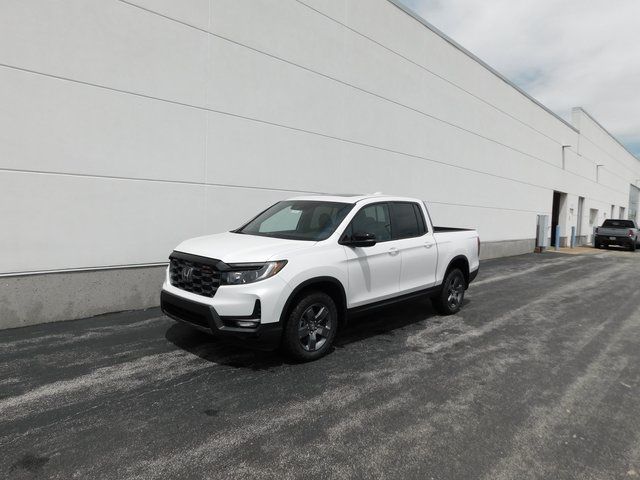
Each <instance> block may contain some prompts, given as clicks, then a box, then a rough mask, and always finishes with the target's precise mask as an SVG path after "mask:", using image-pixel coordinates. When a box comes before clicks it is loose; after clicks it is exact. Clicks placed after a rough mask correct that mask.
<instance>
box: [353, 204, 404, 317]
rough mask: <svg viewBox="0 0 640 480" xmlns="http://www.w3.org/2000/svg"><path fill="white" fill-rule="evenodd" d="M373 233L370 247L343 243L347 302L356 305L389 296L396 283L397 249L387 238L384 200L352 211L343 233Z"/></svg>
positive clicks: (399, 260) (397, 269)
mask: <svg viewBox="0 0 640 480" xmlns="http://www.w3.org/2000/svg"><path fill="white" fill-rule="evenodd" d="M355 233H373V234H374V235H375V236H376V241H377V243H376V244H375V245H374V246H373V247H350V246H344V249H345V252H346V256H347V268H348V272H349V287H348V288H349V294H348V296H347V297H348V298H349V305H348V307H349V308H351V307H357V306H360V305H365V304H368V303H374V302H377V301H380V300H385V299H387V298H390V297H393V296H395V295H397V294H398V289H399V283H400V266H401V259H400V251H399V249H398V247H397V246H396V245H395V244H396V242H394V241H393V240H391V220H390V215H389V206H388V204H387V203H385V202H383V203H374V204H371V205H366V206H364V207H362V208H361V209H360V211H359V212H358V213H356V215H355V217H353V220H352V221H351V223H350V224H349V226H348V227H347V230H346V231H345V235H348V236H351V235H353V234H355Z"/></svg>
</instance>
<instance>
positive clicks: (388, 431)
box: [0, 251, 640, 480]
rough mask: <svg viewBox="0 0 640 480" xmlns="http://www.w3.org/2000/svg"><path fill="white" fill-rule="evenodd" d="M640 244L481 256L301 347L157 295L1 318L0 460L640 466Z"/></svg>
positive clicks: (530, 475) (249, 472) (35, 470)
mask: <svg viewBox="0 0 640 480" xmlns="http://www.w3.org/2000/svg"><path fill="white" fill-rule="evenodd" d="M639 279H640V252H638V253H635V254H634V253H630V252H621V251H602V252H601V253H597V254H593V255H562V254H554V253H546V254H539V255H534V254H531V255H524V256H520V257H513V258H508V259H499V260H492V261H487V262H484V263H483V264H482V268H481V273H480V275H479V276H478V278H477V280H476V282H475V283H474V284H472V286H471V288H470V289H469V290H468V292H467V297H466V301H465V305H464V309H463V310H462V311H461V312H460V313H459V314H457V315H454V316H450V317H441V316H438V315H436V314H435V313H434V312H433V310H432V308H431V306H430V304H429V302H428V301H423V300H419V301H412V302H410V303H406V304H403V305H401V306H395V307H388V308H385V309H383V310H379V311H375V312H369V313H368V314H367V315H363V316H360V317H358V318H356V319H354V320H353V321H352V322H351V323H350V325H349V326H348V327H347V328H346V329H345V330H344V331H343V332H342V333H341V334H340V337H339V339H338V342H337V346H336V347H335V349H334V350H333V351H332V352H331V353H330V354H329V355H328V356H326V357H325V358H323V359H321V360H319V361H317V362H313V363H307V364H294V363H290V362H287V361H286V360H283V358H281V357H280V356H279V355H278V354H277V353H265V352H254V351H251V350H245V349H241V348H238V347H235V346H230V345H227V344H224V343H222V342H220V341H217V340H214V339H211V338H210V337H208V336H207V335H206V334H203V333H199V332H197V331H194V330H191V329H190V328H189V327H187V326H183V325H179V324H176V323H174V322H173V321H172V320H170V319H168V318H166V317H164V316H162V314H161V313H160V312H159V310H158V309H152V310H147V311H144V312H123V313H117V314H110V315H103V316H100V317H94V318H90V319H85V320H78V321H70V322H59V323H54V324H44V325H40V326H33V327H26V328H20V329H13V330H5V331H2V332H0V478H8V479H23V478H59V479H65V480H68V479H74V478H80V479H122V478H134V479H156V478H163V479H166V478H170V479H173V478H180V479H182V478H185V479H205V478H206V479H217V478H238V479H239V478H242V479H248V478H260V479H271V478H273V479H286V478H292V479H293V478H305V479H315V478H323V479H326V478H367V479H369V478H398V479H410V478H416V479H425V480H429V479H437V480H440V479H491V480H500V479H518V480H522V479H581V480H582V479H585V480H586V479H598V480H602V479H634V478H638V479H639V480H640V293H639V288H640V282H639V281H638V280H639Z"/></svg>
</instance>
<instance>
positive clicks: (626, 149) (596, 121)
mask: <svg viewBox="0 0 640 480" xmlns="http://www.w3.org/2000/svg"><path fill="white" fill-rule="evenodd" d="M571 111H572V112H582V113H584V114H585V115H586V116H587V117H589V119H591V121H592V122H593V123H595V124H596V125H597V126H598V127H600V128H601V129H602V131H603V132H604V133H606V134H607V135H609V137H611V138H612V139H613V140H615V142H616V143H617V144H618V145H620V146H621V147H622V148H623V149H624V151H625V152H627V153H628V154H629V155H631V156H632V157H633V158H634V159H636V160H638V161H640V158H639V157H637V156H636V155H635V154H634V153H633V152H632V151H631V150H629V149H628V148H627V147H625V146H624V145H623V143H622V142H621V141H620V140H618V139H617V138H616V137H615V135H613V134H612V133H611V132H610V131H609V130H607V129H606V128H604V127H603V126H602V124H601V123H600V122H599V121H598V120H596V119H595V118H593V115H591V114H590V113H589V112H587V111H586V110H585V109H584V108H582V107H573V108H572V109H571Z"/></svg>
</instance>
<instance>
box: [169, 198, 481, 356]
mask: <svg viewBox="0 0 640 480" xmlns="http://www.w3.org/2000/svg"><path fill="white" fill-rule="evenodd" d="M479 253H480V239H479V237H478V234H477V232H476V231H475V230H465V229H458V228H443V227H434V226H433V225H432V223H431V219H430V217H429V213H428V211H427V207H426V205H425V203H424V202H422V201H420V200H416V199H413V198H402V197H392V196H381V195H368V196H367V195H363V196H339V195H335V196H305V197H298V198H293V199H290V200H286V201H282V202H278V203H276V204H275V205H272V206H271V207H269V208H268V209H266V210H265V211H263V212H262V213H260V214H259V215H258V216H256V217H255V218H254V219H252V220H251V221H249V222H248V223H246V224H245V225H243V226H242V227H240V228H238V229H236V230H233V231H230V232H225V233H220V234H217V235H210V236H205V237H198V238H194V239H191V240H187V241H185V242H183V243H181V244H180V245H178V246H177V247H176V249H175V250H174V251H173V253H171V255H170V257H169V260H170V264H169V267H168V268H167V274H166V279H165V282H164V285H163V287H162V293H161V304H162V311H163V312H164V313H165V314H166V315H168V316H170V317H171V318H173V319H175V320H178V321H181V322H186V323H188V324H189V325H191V326H194V327H195V328H198V329H200V330H203V331H206V332H208V333H211V334H214V335H217V336H225V337H228V338H231V339H236V340H241V341H243V342H244V343H245V344H249V345H252V346H254V347H258V348H262V349H276V348H278V347H282V348H283V349H284V350H285V352H287V353H288V354H289V355H291V356H292V357H294V358H296V359H298V360H314V359H317V358H319V357H321V356H323V355H324V354H326V353H327V352H328V351H329V350H330V348H331V345H332V343H333V341H334V339H335V336H336V332H337V330H338V327H339V326H340V325H341V324H343V323H344V322H345V321H346V320H347V318H348V316H349V314H350V313H352V312H354V311H359V310H364V309H369V308H372V307H377V306H381V305H387V304H389V303H392V302H397V301H401V300H405V299H408V298H412V297H416V296H429V297H430V298H431V299H432V301H433V304H434V306H435V308H436V309H437V310H438V311H439V312H440V313H442V314H445V315H447V314H453V313H456V312H457V311H458V310H459V309H460V308H461V307H462V304H463V299H464V294H465V290H466V289H467V288H468V287H469V283H470V282H471V281H472V280H473V279H474V278H475V277H476V275H477V274H478V268H479V261H478V256H479Z"/></svg>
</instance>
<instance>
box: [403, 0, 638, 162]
mask: <svg viewBox="0 0 640 480" xmlns="http://www.w3.org/2000/svg"><path fill="white" fill-rule="evenodd" d="M404 1H405V4H406V5H407V6H408V7H410V8H412V9H413V10H414V11H415V12H416V13H418V14H419V15H420V16H422V17H423V18H425V19H426V20H427V21H428V22H430V23H432V24H433V25H435V26H436V27H437V28H439V29H440V30H442V31H443V32H445V33H446V34H447V35H449V36H450V37H451V38H453V39H454V40H456V41H457V42H458V43H460V44H462V45H463V46H464V47H465V48H467V49H469V50H470V51H472V52H473V53H474V54H476V55H477V56H479V57H480V58H482V59H483V60H484V61H485V62H487V63H488V64H489V65H491V66H492V67H494V68H495V69H496V70H498V71H499V72H501V73H502V74H503V75H505V76H506V77H507V78H509V79H511V80H512V81H513V82H514V83H516V84H518V85H519V86H520V87H522V88H523V89H524V90H525V91H527V92H528V93H529V94H531V95H532V96H533V97H535V98H536V99H538V100H539V101H540V102H542V103H543V104H544V105H546V106H547V107H549V108H550V109H551V110H553V111H555V112H557V113H558V114H559V115H561V116H563V117H564V118H566V119H570V112H571V108H572V107H575V106H581V107H584V108H585V109H586V110H587V111H588V112H589V113H591V114H592V115H593V116H594V117H595V118H596V119H597V120H598V121H599V122H600V123H601V124H602V125H604V126H605V128H607V129H608V130H609V131H610V132H611V133H612V134H614V135H615V136H616V137H617V138H618V139H619V140H620V141H622V142H623V143H624V144H625V145H626V146H627V147H628V148H629V149H630V150H632V151H633V152H634V153H635V154H636V155H638V154H640V24H639V22H638V19H640V1H638V0H614V1H610V2H604V1H603V0H563V1H561V2H560V1H558V0H536V1H531V0H404Z"/></svg>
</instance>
